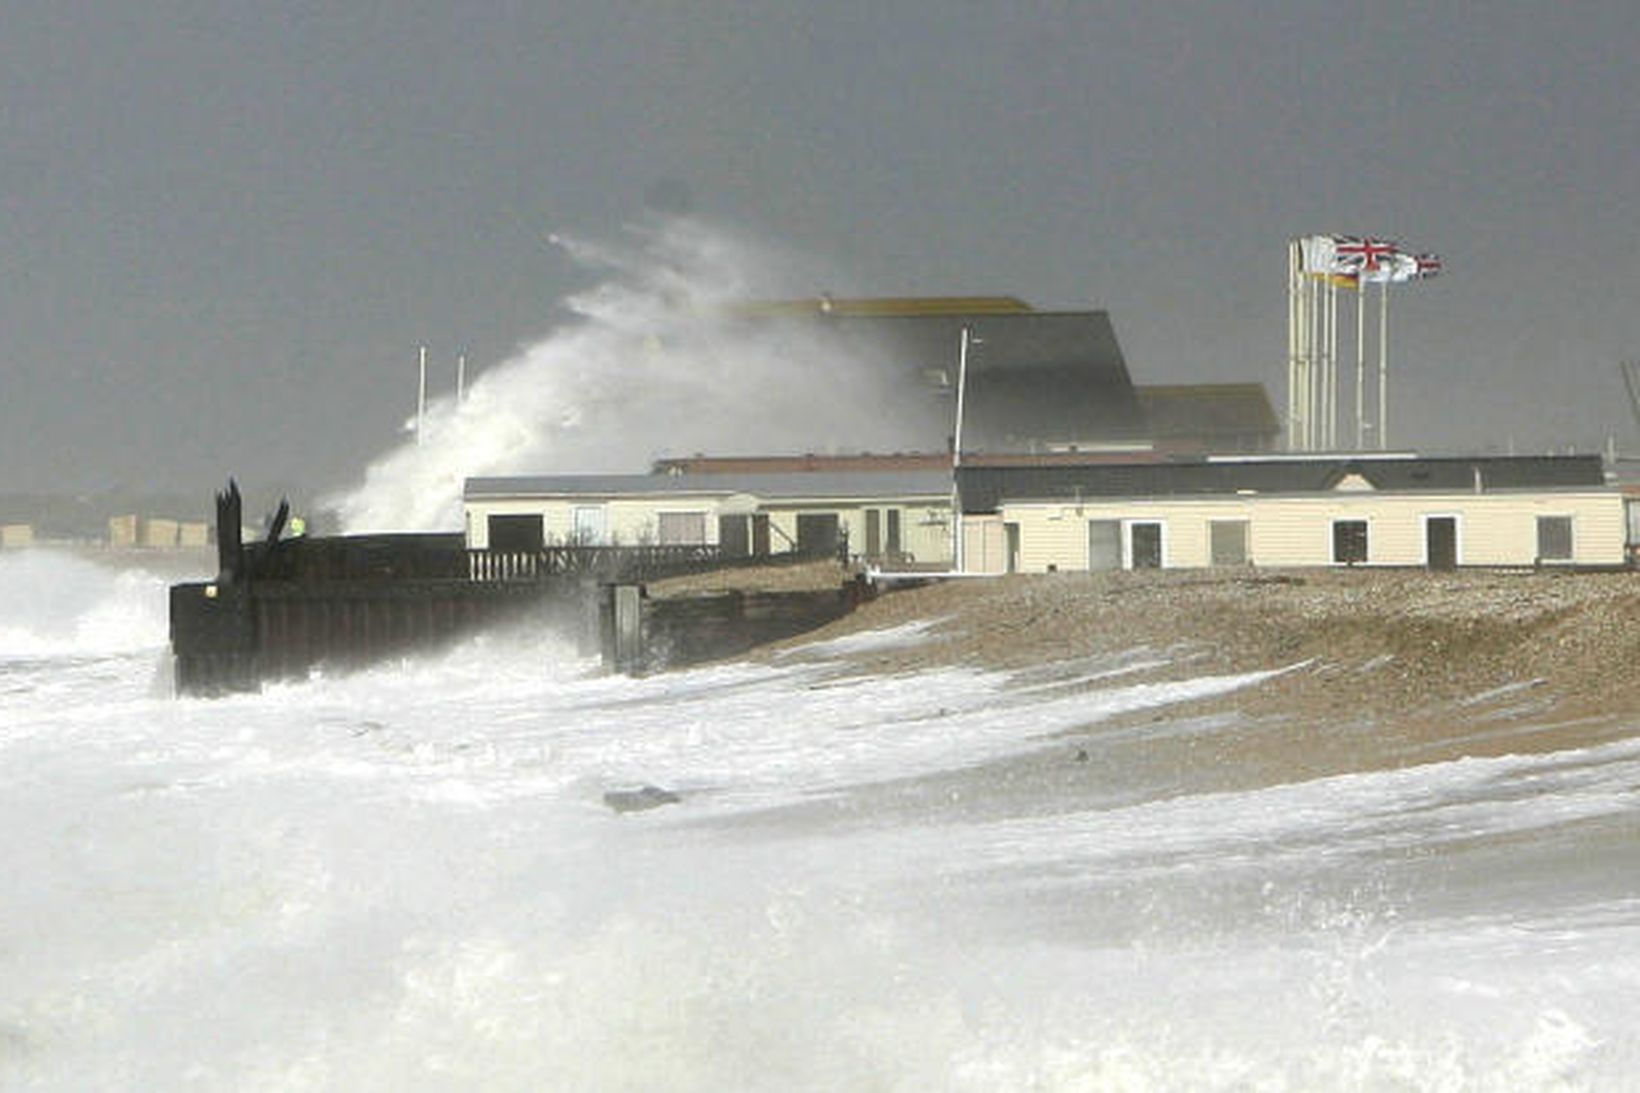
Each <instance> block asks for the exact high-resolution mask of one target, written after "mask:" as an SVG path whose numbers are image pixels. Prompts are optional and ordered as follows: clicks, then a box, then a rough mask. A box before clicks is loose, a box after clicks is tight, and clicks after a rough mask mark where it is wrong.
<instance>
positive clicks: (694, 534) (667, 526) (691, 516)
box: [657, 512, 706, 546]
mask: <svg viewBox="0 0 1640 1093" xmlns="http://www.w3.org/2000/svg"><path fill="white" fill-rule="evenodd" d="M657 519H658V523H659V525H660V533H661V545H662V546H699V545H700V544H702V543H704V542H706V514H705V513H704V512H663V513H660V514H659V516H658V517H657Z"/></svg>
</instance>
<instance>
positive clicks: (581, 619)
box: [170, 482, 859, 695]
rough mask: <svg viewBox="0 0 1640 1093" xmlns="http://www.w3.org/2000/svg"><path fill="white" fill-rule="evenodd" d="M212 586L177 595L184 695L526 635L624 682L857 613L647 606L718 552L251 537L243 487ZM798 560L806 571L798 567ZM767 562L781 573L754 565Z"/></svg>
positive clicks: (225, 495) (704, 602)
mask: <svg viewBox="0 0 1640 1093" xmlns="http://www.w3.org/2000/svg"><path fill="white" fill-rule="evenodd" d="M216 504H217V511H216V527H217V561H218V572H217V576H216V579H215V580H213V581H208V582H194V583H189V584H178V585H173V586H172V588H171V600H170V620H171V650H172V653H173V654H174V661H175V682H176V690H177V693H178V694H188V695H211V694H221V693H225V692H230V691H239V690H254V689H256V688H257V687H259V686H260V685H261V684H262V683H263V682H264V681H267V680H271V679H279V678H289V677H300V676H304V675H306V674H307V673H308V672H310V671H311V670H313V669H315V668H318V667H321V666H323V667H336V668H350V667H359V666H362V665H366V664H369V663H372V662H376V661H380V660H383V659H385V658H389V657H393V656H401V655H404V654H406V653H410V652H415V651H422V650H427V649H433V648H437V647H439V646H441V645H445V644H448V643H450V642H451V641H453V640H455V639H457V638H460V637H463V636H465V635H468V634H472V633H474V632H476V631H478V630H481V629H484V628H486V627H492V626H495V625H498V624H501V623H507V622H515V623H527V624H529V625H539V626H550V627H556V628H560V629H564V630H566V631H567V632H570V633H573V634H576V635H577V636H578V637H579V638H580V639H581V640H582V642H583V645H584V646H585V647H587V648H588V649H589V651H590V649H591V648H598V649H599V650H601V652H602V655H603V659H604V663H605V665H606V666H608V667H609V668H611V669H613V670H616V671H644V670H650V669H654V668H658V667H663V666H665V665H667V664H683V663H690V662H694V661H699V660H705V659H710V658H713V657H719V656H728V655H732V654H734V653H738V652H743V651H745V650H746V649H748V648H751V647H752V646H754V645H756V644H759V643H762V642H765V641H770V640H776V639H779V638H783V637H789V636H792V635H795V634H798V633H802V632H803V631H805V630H808V629H812V628H813V627H816V626H819V625H822V624H824V623H825V622H828V621H830V620H831V619H833V618H837V617H839V616H840V615H843V614H846V613H847V612H848V611H849V610H851V609H852V608H853V606H854V604H855V603H856V602H858V598H859V589H858V588H857V587H856V586H853V585H844V586H840V587H839V588H837V589H835V590H829V591H825V592H817V593H764V594H758V593H738V592H736V593H725V594H720V595H716V596H702V597H686V598H680V599H677V600H660V601H657V600H651V599H650V598H649V597H648V595H647V594H646V588H645V582H648V581H652V580H658V579H660V578H662V577H669V576H677V575H681V574H687V573H693V572H703V571H708V570H713V569H718V568H724V567H727V566H729V565H735V564H740V565H745V564H748V561H749V560H739V561H729V560H726V559H725V558H724V557H722V556H721V552H720V551H719V549H718V548H717V547H715V546H633V547H616V546H579V545H570V546H548V547H544V548H542V549H539V550H534V551H528V552H509V551H484V550H469V549H467V547H466V544H465V541H464V539H463V537H462V536H461V535H459V534H394V535H349V536H335V537H314V538H309V537H304V536H295V537H290V536H286V535H285V534H284V533H285V524H286V521H287V519H288V516H289V508H288V506H287V505H285V504H281V505H280V507H279V510H278V512H277V513H276V514H275V516H274V519H273V521H272V524H271V525H270V527H269V529H268V532H267V534H266V536H265V537H264V538H263V539H262V540H261V541H258V542H252V543H245V542H243V541H242V539H241V532H240V528H241V526H242V524H241V515H242V514H241V507H242V502H241V499H240V494H239V488H238V486H237V484H235V483H233V482H230V483H229V484H228V488H227V490H226V491H224V492H222V493H219V494H218V495H217V499H216ZM788 560H791V561H798V560H812V559H801V558H799V557H798V556H789V558H788ZM750 561H760V562H763V563H767V562H768V561H769V559H756V560H750Z"/></svg>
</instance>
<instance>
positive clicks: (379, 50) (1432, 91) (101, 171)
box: [0, 2, 1640, 493]
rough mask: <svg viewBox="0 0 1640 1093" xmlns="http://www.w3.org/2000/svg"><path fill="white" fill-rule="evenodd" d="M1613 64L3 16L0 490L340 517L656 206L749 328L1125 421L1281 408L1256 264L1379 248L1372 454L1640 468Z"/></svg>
mask: <svg viewBox="0 0 1640 1093" xmlns="http://www.w3.org/2000/svg"><path fill="white" fill-rule="evenodd" d="M1636 47H1640V26H1637V24H1636V21H1635V20H1634V19H1633V18H1632V14H1631V12H1630V11H1629V10H1628V9H1627V7H1626V6H1619V5H1617V4H1615V3H1597V4H1589V5H1580V6H1578V7H1577V8H1575V9H1567V8H1563V7H1561V6H1558V5H1555V6H1551V5H1548V4H1529V5H1525V6H1515V7H1511V8H1509V9H1508V10H1507V11H1502V10H1488V11H1486V12H1485V13H1484V14H1480V15H1476V14H1474V13H1467V14H1466V13H1462V12H1458V11H1456V10H1454V11H1450V12H1448V11H1444V10H1442V11H1429V10H1426V9H1425V8H1423V7H1422V6H1419V5H1412V4H1408V3H1391V4H1387V5H1374V6H1372V7H1370V8H1359V9H1354V10H1344V9H1338V8H1335V7H1333V6H1331V5H1316V4H1304V3H1292V2H1283V3H1279V4H1273V5H1258V6H1257V7H1253V6H1248V7H1246V8H1243V9H1238V8H1236V6H1233V5H1222V4H1205V3H1192V4H1174V5H1157V6H1150V7H1146V8H1144V9H1143V10H1140V11H1132V10H1127V9H1126V8H1125V7H1123V6H1116V5H1109V6H1107V5H1077V6H1069V5H1064V4H1058V3H1048V2H1038V3H1027V4H1023V5H1007V6H1002V5H997V6H967V7H963V8H960V9H954V8H951V7H950V6H948V5H939V6H936V5H933V4H930V3H925V2H919V3H902V4H895V5H888V6H886V7H885V6H882V5H867V4H859V3H844V4H841V5H830V6H827V7H826V8H825V9H824V10H823V11H822V10H819V9H814V8H812V7H809V6H796V5H775V6H767V5H759V6H757V7H755V8H753V7H750V6H744V7H743V6H731V5H719V6H714V7H712V8H711V9H709V10H693V11H685V10H681V9H673V8H671V7H668V6H664V5H651V4H638V5H627V6H610V5H604V4H596V5H594V4H582V3H569V4H563V5H554V6H553V9H552V10H551V11H550V12H548V11H545V10H538V9H535V8H534V7H532V6H529V5H513V4H508V5H500V6H497V7H495V8H494V9H492V10H487V11H485V12H484V13H483V14H482V15H473V14H471V13H466V12H462V11H458V10H457V9H453V8H451V9H439V8H435V9H430V10H419V11H403V10H399V9H396V8H387V7H361V6H355V7H351V8H349V9H347V10H345V11H340V10H338V11H329V10H294V11H293V10H288V9H273V8H261V7H250V8H231V9H223V8H221V7H220V6H215V5H203V4H193V3H165V4H158V5H144V6H141V7H140V8H114V9H110V8H107V7H106V6H94V5H77V4H71V5H29V4H13V5H7V32H6V34H5V36H4V38H3V39H0V59H3V60H4V64H3V65H0V89H3V92H4V94H5V98H6V101H7V104H8V105H7V111H6V116H5V118H4V119H0V178H3V180H4V187H3V191H0V192H3V193H4V195H5V196H4V199H3V206H0V207H3V209H4V216H3V218H0V233H3V234H0V244H3V245H0V255H3V258H0V261H3V262H4V263H5V265H4V269H5V274H6V276H5V285H6V291H5V292H4V293H0V329H3V330H4V335H5V336H4V339H3V341H0V352H3V371H0V374H3V376H4V380H3V383H4V386H3V388H0V390H3V392H4V393H3V396H0V472H3V478H4V482H3V483H0V489H4V490H6V491H9V492H21V491H65V492H86V491H97V490H113V489H125V490H133V491H150V490H152V491H164V492H183V493H190V492H195V491H208V490H210V489H214V488H216V487H217V486H219V485H220V484H221V482H222V481H224V480H225V479H226V478H227V476H229V475H237V476H239V478H240V479H241V480H242V481H244V482H246V484H247V487H248V488H252V489H254V488H256V487H257V486H259V485H263V484H266V483H281V484H284V485H285V486H287V487H299V488H305V489H311V490H313V491H314V492H315V493H317V492H320V491H323V490H337V489H345V488H347V487H348V486H350V485H351V484H354V483H357V482H358V481H360V480H361V479H362V478H363V476H364V474H365V471H366V468H367V467H369V466H370V465H371V464H372V463H373V461H376V460H378V459H380V458H382V457H383V456H385V455H386V454H387V453H389V452H391V451H392V450H393V449H394V448H395V447H396V446H398V445H399V444H400V443H401V442H402V441H403V439H404V434H403V432H402V427H403V424H404V422H405V421H406V420H407V419H408V418H409V417H410V415H411V414H412V413H413V411H414V406H415V361H416V347H417V346H418V345H422V344H426V345H427V346H429V348H430V352H431V357H432V363H433V377H432V379H433V384H434V390H435V393H437V392H439V391H443V390H448V388H449V387H450V386H452V385H453V383H454V369H455V360H456V357H457V355H458V354H461V353H464V354H465V355H466V357H467V360H468V369H469V376H470V377H474V378H476V377H478V376H481V375H483V374H484V373H485V372H487V371H488V370H491V369H494V368H496V367H497V366H498V365H501V364H503V363H504V362H507V361H511V360H513V359H514V358H517V357H520V356H521V355H524V354H526V353H527V351H529V350H530V349H531V347H533V346H536V345H538V343H540V342H542V340H543V339H545V338H546V337H547V336H548V335H549V334H551V333H552V332H553V331H554V330H555V329H559V328H561V326H562V324H563V323H564V322H565V321H568V320H571V319H572V318H573V316H572V315H571V313H570V312H568V311H567V310H566V308H565V305H564V301H565V300H566V299H567V298H568V297H570V296H572V295H573V294H574V293H576V292H579V291H584V290H586V289H588V288H589V287H591V286H592V285H594V284H596V283H598V278H597V276H596V275H589V272H588V269H587V267H586V266H585V265H584V264H583V263H580V262H578V261H577V260H576V259H575V258H574V257H573V256H572V255H570V254H567V253H566V252H565V251H563V250H562V249H560V248H556V247H554V246H552V245H551V243H550V242H549V236H551V235H553V234H555V233H557V234H567V235H569V236H572V237H575V238H579V239H586V240H592V241H595V242H596V243H598V244H600V245H611V246H620V245H624V242H623V241H625V240H627V239H629V237H630V235H629V233H630V229H631V226H632V225H634V224H642V223H645V222H652V220H653V218H654V217H656V216H658V215H661V214H665V213H676V212H678V211H682V210H689V211H692V212H693V213H694V214H695V215H697V216H698V217H699V218H700V219H701V220H702V221H704V222H706V223H709V224H713V225H719V226H721V227H722V228H723V229H725V230H726V231H728V232H730V233H732V234H734V235H735V236H737V237H740V238H744V239H746V240H749V241H752V242H754V243H755V244H756V245H757V246H759V247H761V248H763V249H764V250H765V251H767V252H768V253H770V254H775V255H779V256H781V258H782V262H781V276H780V278H779V279H778V281H779V283H778V284H762V283H759V284H754V285H750V286H748V287H749V288H750V289H753V290H755V291H754V292H753V293H752V294H753V295H758V296H765V297H766V296H775V295H809V294H816V293H819V292H822V291H829V292H833V293H836V294H838V295H962V294H1011V295H1017V296H1020V297H1022V298H1024V299H1026V300H1028V301H1029V302H1031V303H1033V304H1035V305H1036V306H1038V307H1043V308H1077V309H1082V308H1096V309H1104V310H1108V311H1109V312H1110V313H1111V316H1112V320H1113V322H1114V325H1115V328H1116V332H1117V335H1118V337H1119V338H1120V340H1121V343H1122V347H1123V350H1124V352H1125V354H1126V357H1127V360H1128V364H1129V367H1130V369H1131V371H1132V373H1133V376H1134V379H1135V381H1136V382H1138V383H1142V384H1143V383H1170V382H1171V383H1177V382H1204V383H1221V382H1260V383H1263V384H1264V385H1265V386H1266V388H1267V389H1268V390H1269V392H1270V396H1271V399H1272V402H1273V403H1274V404H1275V405H1277V406H1278V407H1280V406H1282V405H1283V404H1284V383H1285V364H1284V354H1285V338H1286V328H1285V322H1286V312H1285V307H1286V301H1285V263H1286V260H1285V245H1286V241H1287V239H1288V238H1290V237H1292V236H1296V235H1304V234H1310V233H1313V232H1338V233H1350V234H1372V235H1380V236H1385V237H1390V238H1395V239H1399V240H1402V241H1403V242H1405V243H1406V244H1407V245H1408V246H1411V247H1414V248H1416V249H1419V250H1431V251H1435V252H1437V253H1439V254H1441V255H1442V256H1443V257H1444V258H1445V260H1446V270H1447V272H1446V273H1445V275H1444V276H1442V277H1441V278H1439V279H1437V280H1435V281H1432V282H1429V283H1426V284H1421V285H1417V286H1411V287H1409V288H1408V289H1406V290H1405V291H1401V292H1398V294H1397V295H1396V296H1395V297H1394V298H1393V300H1392V305H1391V307H1392V311H1391V331H1392V333H1391V348H1392V352H1391V367H1392V372H1393V379H1392V388H1391V395H1392V408H1391V441H1392V443H1393V444H1394V445H1396V446H1402V445H1407V446H1423V447H1439V448H1476V449H1492V450H1510V449H1513V450H1518V451H1543V450H1548V449H1550V448H1555V449H1557V450H1563V449H1565V448H1568V447H1574V446H1575V447H1577V448H1579V449H1580V450H1586V451H1587V450H1595V449H1597V448H1599V447H1600V446H1602V445H1604V444H1605V443H1606V442H1607V439H1608V438H1614V439H1615V440H1616V442H1617V444H1618V446H1619V447H1620V448H1623V449H1627V450H1634V449H1636V448H1640V428H1637V427H1636V424H1635V421H1634V419H1633V416H1632V415H1631V413H1630V408H1629V406H1628V403H1627V399H1626V396H1625V394H1624V391H1623V387H1622V383H1621V381H1620V378H1619V374H1618V363H1619V362H1620V361H1622V360H1624V359H1633V358H1634V357H1636V356H1640V350H1637V349H1636V348H1635V347H1636V346H1637V345H1640V337H1637V336H1636V331H1635V326H1636V323H1637V319H1636V318H1635V317H1634V311H1635V308H1634V306H1633V304H1632V302H1631V300H1630V299H1629V296H1630V293H1629V292H1628V286H1629V285H1631V284H1632V283H1634V280H1635V275H1636V273H1640V246H1637V244H1636V243H1635V240H1634V234H1633V232H1632V229H1630V228H1629V227H1628V222H1629V218H1630V214H1631V211H1632V196H1633V194H1634V193H1635V192H1636V186H1635V182H1636V173H1637V170H1640V168H1637V166H1636V163H1635V157H1634V155H1633V152H1632V147H1633V145H1634V140H1633V138H1634V137H1635V136H1636V133H1637V130H1640V80H1637V77H1636V75H1635V72H1634V68H1633V65H1632V58H1633V57H1634V56H1635V55H1636V53H1637V48H1636ZM764 290H768V291H764ZM656 445H657V447H662V448H664V446H665V442H664V440H657V442H656ZM543 469H555V468H543Z"/></svg>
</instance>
